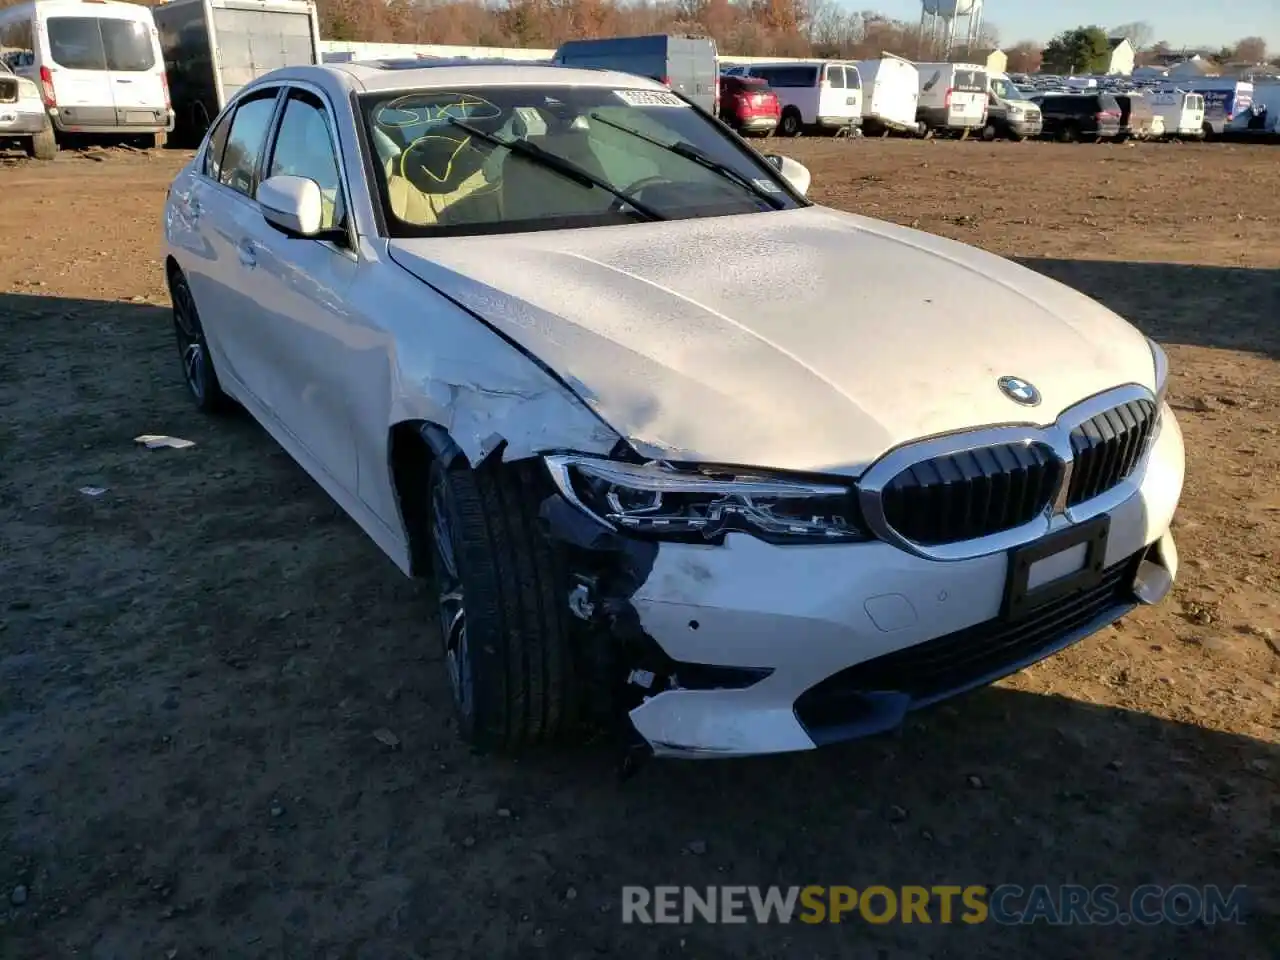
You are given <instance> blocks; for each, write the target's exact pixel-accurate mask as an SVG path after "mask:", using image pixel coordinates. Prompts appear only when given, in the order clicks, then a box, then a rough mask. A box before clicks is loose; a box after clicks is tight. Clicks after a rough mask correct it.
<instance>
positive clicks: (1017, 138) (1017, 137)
mask: <svg viewBox="0 0 1280 960" xmlns="http://www.w3.org/2000/svg"><path fill="white" fill-rule="evenodd" d="M1009 139H1010V140H1012V141H1013V142H1014V143H1021V142H1022V141H1023V140H1025V139H1027V138H1026V137H1024V136H1023V135H1022V134H1020V133H1018V132H1017V131H1016V130H1010V131H1009Z"/></svg>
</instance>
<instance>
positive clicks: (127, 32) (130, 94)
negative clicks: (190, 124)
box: [98, 17, 167, 123]
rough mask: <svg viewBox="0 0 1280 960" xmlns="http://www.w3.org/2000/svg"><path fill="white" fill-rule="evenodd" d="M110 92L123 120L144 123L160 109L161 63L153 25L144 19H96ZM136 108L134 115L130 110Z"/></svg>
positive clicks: (162, 100)
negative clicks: (109, 78)
mask: <svg viewBox="0 0 1280 960" xmlns="http://www.w3.org/2000/svg"><path fill="white" fill-rule="evenodd" d="M98 27H99V29H100V30H101V31H102V48H103V51H104V52H105V54H106V64H107V73H108V74H109V75H110V77H111V95H112V99H113V101H114V103H115V107H116V111H117V112H118V113H119V114H121V116H120V120H121V121H122V122H124V123H148V122H153V121H154V120H155V111H157V110H164V109H166V107H167V104H166V103H165V91H164V63H163V62H162V61H161V59H160V57H159V55H158V54H159V47H160V44H159V40H158V38H157V36H156V28H155V26H154V25H153V24H152V23H151V22H150V17H148V18H147V19H145V20H144V19H141V18H139V19H132V18H130V19H124V18H119V19H117V18H114V17H112V18H106V17H104V18H103V19H101V20H99V21H98ZM134 111H136V115H135V114H134V113H133V112H134Z"/></svg>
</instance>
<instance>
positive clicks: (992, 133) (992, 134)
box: [982, 123, 996, 143]
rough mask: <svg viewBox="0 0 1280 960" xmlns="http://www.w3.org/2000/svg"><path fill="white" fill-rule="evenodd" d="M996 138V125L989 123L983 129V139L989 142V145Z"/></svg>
mask: <svg viewBox="0 0 1280 960" xmlns="http://www.w3.org/2000/svg"><path fill="white" fill-rule="evenodd" d="M995 138H996V125H995V124H994V123H988V124H987V125H986V126H985V127H983V128H982V139H983V140H985V141H987V143H990V142H991V141H992V140H994V139H995Z"/></svg>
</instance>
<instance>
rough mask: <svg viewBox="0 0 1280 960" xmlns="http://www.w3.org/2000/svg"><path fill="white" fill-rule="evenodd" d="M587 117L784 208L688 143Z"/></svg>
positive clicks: (775, 206) (745, 178) (771, 195)
mask: <svg viewBox="0 0 1280 960" xmlns="http://www.w3.org/2000/svg"><path fill="white" fill-rule="evenodd" d="M587 116H589V117H590V118H591V119H592V120H595V121H596V122H597V123H603V124H604V125H605V126H606V127H613V129H615V130H621V131H622V132H623V133H629V134H631V136H633V137H635V138H637V139H639V140H643V141H644V142H645V143H652V144H653V145H654V146H655V147H661V148H662V149H663V150H666V151H669V152H670V153H674V154H675V155H676V156H678V157H684V158H685V159H686V160H690V161H692V162H694V163H696V164H698V165H699V166H701V167H703V168H705V169H707V170H710V171H711V172H712V173H718V174H719V175H720V176H721V177H723V178H724V179H725V180H728V181H729V182H730V183H735V184H737V185H738V186H740V187H742V189H744V190H746V191H747V192H748V193H751V194H754V195H755V196H757V197H759V198H760V199H761V200H763V201H764V202H765V203H767V204H769V206H771V207H773V209H775V210H781V209H782V208H783V206H784V204H783V202H782V201H781V200H779V199H778V198H777V197H775V196H774V195H773V194H771V193H769V192H768V191H767V190H765V189H763V188H762V187H760V186H759V185H758V184H756V183H753V182H752V181H751V179H750V178H749V177H745V176H743V175H742V174H741V173H739V172H738V171H737V170H735V169H734V168H733V167H731V166H729V165H728V164H727V163H721V162H720V161H719V160H717V159H716V158H715V157H711V156H708V155H707V154H706V153H704V152H703V151H702V150H700V149H698V148H697V147H695V146H694V145H693V144H692V143H689V142H688V141H685V140H677V141H676V142H675V143H665V142H663V141H662V140H659V139H658V138H657V137H651V136H649V135H648V134H647V133H641V132H640V131H639V130H633V129H631V127H628V126H626V125H625V124H621V123H615V122H614V121H612V120H610V119H608V118H607V117H602V116H600V114H598V113H589V114H587Z"/></svg>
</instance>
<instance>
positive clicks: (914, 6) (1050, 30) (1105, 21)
mask: <svg viewBox="0 0 1280 960" xmlns="http://www.w3.org/2000/svg"><path fill="white" fill-rule="evenodd" d="M846 4H848V5H850V6H852V7H853V8H854V9H856V10H864V9H872V10H875V11H877V12H878V13H883V14H884V15H885V16H888V17H893V18H894V19H895V20H899V19H900V20H908V21H910V20H919V19H920V3H919V0H878V2H867V0H856V2H852V3H850V0H846ZM983 19H984V20H985V21H986V22H987V23H990V24H993V25H994V26H996V27H998V28H999V30H1000V41H1001V43H1003V44H1013V43H1017V42H1018V41H1019V40H1039V41H1045V40H1048V39H1049V38H1050V37H1052V36H1053V35H1054V34H1056V33H1060V32H1061V31H1063V30H1068V29H1070V28H1072V27H1075V26H1079V25H1080V24H1090V23H1096V24H1098V25H1099V26H1103V27H1115V26H1119V25H1120V24H1122V23H1131V22H1133V21H1135V20H1145V21H1146V22H1147V23H1149V24H1151V26H1152V28H1153V29H1154V30H1155V38H1154V39H1156V40H1167V41H1169V43H1170V44H1171V45H1172V46H1174V47H1175V48H1176V47H1181V46H1188V47H1198V46H1210V47H1221V46H1226V45H1228V44H1233V43H1235V41H1237V40H1239V39H1240V38H1241V37H1249V36H1257V37H1263V38H1264V39H1266V41H1267V43H1268V46H1269V47H1270V48H1271V49H1272V50H1273V51H1275V52H1277V53H1280V0H1230V2H1228V3H1223V4H1214V3H1209V4H1206V3H1204V2H1203V0H1068V2H1065V3H1062V2H1060V3H1039V2H1037V0H987V2H986V6H985V10H984V12H983Z"/></svg>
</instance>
